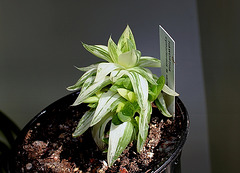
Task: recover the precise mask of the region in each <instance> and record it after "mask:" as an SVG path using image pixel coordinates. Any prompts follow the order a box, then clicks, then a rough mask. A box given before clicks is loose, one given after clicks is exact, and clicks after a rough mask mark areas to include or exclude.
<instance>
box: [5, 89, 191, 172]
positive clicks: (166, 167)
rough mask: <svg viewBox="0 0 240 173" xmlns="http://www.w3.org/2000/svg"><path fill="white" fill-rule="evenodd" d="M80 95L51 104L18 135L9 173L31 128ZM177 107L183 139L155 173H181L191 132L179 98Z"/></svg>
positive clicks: (72, 95) (13, 168) (13, 170)
mask: <svg viewBox="0 0 240 173" xmlns="http://www.w3.org/2000/svg"><path fill="white" fill-rule="evenodd" d="M78 94H79V93H78V92H74V93H72V94H69V95H67V96H65V97H63V98H61V99H59V100H57V101H56V102H54V103H53V104H51V105H50V106H48V107H47V108H45V109H44V110H42V111H41V112H40V113H39V114H37V115H36V116H35V117H34V118H33V119H32V120H31V121H30V122H29V123H28V124H27V125H26V126H25V127H24V128H23V130H22V131H21V133H20V134H19V135H18V137H17V139H16V142H15V147H14V149H13V152H12V160H11V162H10V166H9V168H10V169H9V173H14V172H16V171H15V170H16V168H15V166H16V156H17V146H18V145H19V144H22V143H23V142H24V138H25V136H26V134H27V132H28V131H29V129H30V128H31V127H34V126H35V125H36V124H37V123H38V122H44V120H45V119H46V117H47V116H48V115H49V114H51V112H53V110H56V109H67V108H68V107H69V106H70V105H71V104H72V103H73V102H74V100H75V99H76V97H77V96H78ZM176 107H178V108H179V110H180V112H181V114H182V117H183V123H182V127H183V130H182V132H181V139H180V141H179V142H178V146H177V147H176V148H175V151H174V152H173V154H172V155H171V157H170V158H168V159H167V160H166V161H165V162H164V163H163V164H162V165H161V166H160V167H159V168H157V169H156V171H155V173H181V162H180V160H181V152H182V148H183V145H184V143H185V141H186V138H187V135H188V131H189V116H188V113H187V110H186V108H185V106H184V105H183V103H182V102H181V100H180V99H179V98H178V97H177V98H176ZM78 108H79V109H86V106H85V107H84V106H81V105H80V106H78ZM59 118H61V115H59Z"/></svg>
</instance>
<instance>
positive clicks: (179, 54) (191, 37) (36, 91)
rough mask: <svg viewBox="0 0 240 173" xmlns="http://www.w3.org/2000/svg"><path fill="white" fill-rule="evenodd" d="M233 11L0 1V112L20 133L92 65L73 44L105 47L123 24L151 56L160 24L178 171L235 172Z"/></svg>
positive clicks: (216, 5)
mask: <svg viewBox="0 0 240 173" xmlns="http://www.w3.org/2000/svg"><path fill="white" fill-rule="evenodd" d="M197 5H198V6H197ZM237 5H238V4H237V2H235V1H233V0H230V1H227V0H225V1H224V0H221V1H216V0H199V1H198V3H197V1H196V0H184V1H179V0H171V1H160V0H158V1H156V0H148V1H144V0H138V1H126V0H121V1H119V0H118V1H107V0H103V1H93V0H88V1H83V0H69V1H63V0H58V1H38V0H36V1H30V0H21V1H20V0H0V79H1V80H0V110H2V111H3V112H5V113H6V114H8V115H9V117H11V119H13V120H14V121H15V122H16V123H17V124H18V125H19V126H20V127H21V128H22V127H23V126H24V125H25V124H26V123H27V122H28V121H29V120H30V119H31V118H32V117H33V116H34V115H36V114H37V113H38V112H39V111H41V110H42V109H43V108H44V107H46V106H47V105H49V104H51V103H52V102H54V101H55V100H57V99H59V98H61V97H62V96H64V95H67V94H69V92H68V91H66V89H65V88H66V87H67V86H69V85H71V84H73V83H74V82H76V80H77V79H78V78H79V76H80V75H81V74H82V73H81V72H79V71H77V70H76V69H75V68H74V67H73V66H74V65H76V66H87V65H89V64H91V63H94V62H96V61H98V60H99V59H98V58H96V57H94V56H92V55H90V54H89V53H88V52H87V51H85V50H84V48H83V47H82V46H81V43H80V42H81V41H83V42H85V43H88V44H107V40H108V38H109V36H110V35H111V36H112V38H113V39H114V40H115V41H117V40H118V38H119V36H120V35H121V33H122V32H123V30H124V28H125V27H126V25H127V24H129V25H130V27H131V29H132V30H133V33H134V36H135V39H136V43H137V48H138V49H139V50H141V52H142V54H143V55H150V56H154V57H157V58H159V39H158V25H159V24H161V25H162V26H163V27H164V28H165V29H166V30H167V31H168V33H169V34H170V35H171V36H172V37H173V38H174V40H175V41H176V90H177V92H178V93H180V98H181V99H182V101H183V102H184V104H185V106H186V107H187V109H188V112H189V115H190V118H191V128H190V134H189V137H188V140H187V142H186V145H185V146H184V151H183V154H182V172H183V173H193V172H194V173H203V172H204V173H208V172H214V173H215V172H216V173H219V172H237V171H236V170H237V163H239V159H238V157H237V156H236V155H235V154H238V155H239V149H238V148H239V147H238V146H240V145H239V144H240V140H239V136H240V135H239V133H238V132H239V119H240V118H239V113H238V111H237V107H238V105H239V103H238V101H237V96H239V92H238V89H239V80H238V74H239V72H238V70H239V69H238V64H239V58H237V49H238V46H239V38H238V37H237V36H239V35H238V34H237V33H238V31H239V24H238V25H237V27H236V23H238V22H237V19H238V17H239V16H237ZM213 9H216V10H213ZM226 10H227V11H226ZM233 16H234V17H233ZM200 34H201V35H200ZM200 41H201V42H200ZM201 50H202V51H201ZM202 62H203V65H202ZM154 72H155V73H157V74H159V73H160V70H155V69H154ZM205 89H206V92H205ZM205 93H206V94H205ZM205 95H206V97H205ZM207 115H208V116H207ZM229 117H232V120H229ZM207 122H208V123H207ZM208 129H209V132H210V133H209V136H208ZM223 130H226V131H223ZM208 138H209V139H210V140H209V141H208ZM209 147H210V152H209ZM237 147H238V148H237ZM210 154H211V162H210ZM210 163H211V164H210ZM210 165H211V166H210Z"/></svg>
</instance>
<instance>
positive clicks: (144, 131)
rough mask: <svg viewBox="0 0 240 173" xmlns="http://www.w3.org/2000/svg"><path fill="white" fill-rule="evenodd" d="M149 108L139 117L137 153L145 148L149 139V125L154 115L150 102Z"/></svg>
mask: <svg viewBox="0 0 240 173" xmlns="http://www.w3.org/2000/svg"><path fill="white" fill-rule="evenodd" d="M147 104H148V106H147V109H146V110H145V111H143V112H142V113H140V116H139V127H138V128H139V133H138V141H137V151H138V152H140V151H141V150H142V148H143V145H144V143H145V141H146V139H147V135H148V128H149V126H148V124H149V121H150V118H151V114H152V104H151V102H149V101H148V103H147Z"/></svg>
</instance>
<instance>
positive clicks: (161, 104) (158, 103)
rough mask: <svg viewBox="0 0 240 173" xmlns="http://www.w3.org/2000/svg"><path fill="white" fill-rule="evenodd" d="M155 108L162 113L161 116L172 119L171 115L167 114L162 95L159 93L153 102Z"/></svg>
mask: <svg viewBox="0 0 240 173" xmlns="http://www.w3.org/2000/svg"><path fill="white" fill-rule="evenodd" d="M155 103H156V106H157V107H158V109H159V110H160V111H161V112H162V114H163V115H164V116H166V117H172V115H171V114H170V113H169V112H168V109H167V106H166V103H165V100H164V97H163V94H162V93H160V94H159V96H158V98H157V99H156V100H155Z"/></svg>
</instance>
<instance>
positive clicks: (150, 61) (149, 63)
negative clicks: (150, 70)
mask: <svg viewBox="0 0 240 173" xmlns="http://www.w3.org/2000/svg"><path fill="white" fill-rule="evenodd" d="M138 65H139V66H141V67H161V61H160V60H159V59H157V58H153V57H149V56H142V57H141V58H140V60H139V63H138Z"/></svg>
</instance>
